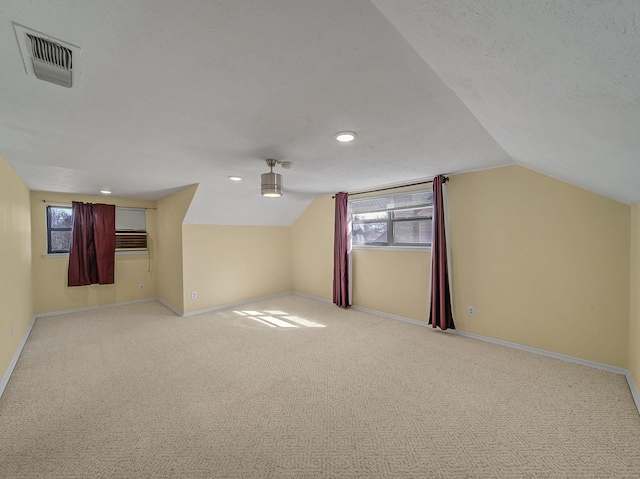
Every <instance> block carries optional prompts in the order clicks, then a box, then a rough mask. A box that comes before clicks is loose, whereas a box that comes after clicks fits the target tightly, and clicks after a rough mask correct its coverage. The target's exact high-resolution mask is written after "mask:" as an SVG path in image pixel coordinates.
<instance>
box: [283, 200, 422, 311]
mask: <svg viewBox="0 0 640 479" xmlns="http://www.w3.org/2000/svg"><path fill="white" fill-rule="evenodd" d="M333 230H334V200H333V199H332V198H331V197H330V196H326V197H323V198H318V199H316V200H315V201H313V203H311V205H309V207H308V208H307V209H306V210H305V211H304V212H303V214H302V215H300V217H299V218H298V219H297V220H296V222H295V223H294V225H293V226H292V228H291V243H292V250H291V258H292V284H293V290H294V291H297V292H300V293H304V294H309V295H311V296H315V297H319V298H323V299H328V300H332V298H333ZM430 260H431V258H430V253H428V252H417V251H379V250H366V251H365V250H354V251H353V299H352V303H353V305H354V306H360V307H362V308H367V309H372V310H375V311H381V312H384V313H388V314H393V315H396V316H402V317H405V318H411V319H416V320H419V321H428V319H429V318H428V302H429V263H430Z"/></svg>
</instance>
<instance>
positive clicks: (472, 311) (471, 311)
mask: <svg viewBox="0 0 640 479" xmlns="http://www.w3.org/2000/svg"><path fill="white" fill-rule="evenodd" d="M467 314H468V315H469V316H475V315H476V308H474V307H473V306H467Z"/></svg>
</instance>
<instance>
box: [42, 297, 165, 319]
mask: <svg viewBox="0 0 640 479" xmlns="http://www.w3.org/2000/svg"><path fill="white" fill-rule="evenodd" d="M149 301H161V300H160V299H159V298H144V299H134V300H132V301H124V302H122V303H110V304H98V305H96V306H87V307H84V308H75V309H65V310H63V311H51V312H49V313H39V314H36V315H35V317H36V318H46V317H49V316H58V315H60V314H68V313H79V312H81V311H92V310H94V309H102V308H112V307H114V306H124V305H125V304H135V303H146V302H149Z"/></svg>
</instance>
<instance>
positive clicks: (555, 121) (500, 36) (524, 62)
mask: <svg viewBox="0 0 640 479" xmlns="http://www.w3.org/2000/svg"><path fill="white" fill-rule="evenodd" d="M373 1H374V3H375V4H376V5H377V6H378V8H380V10H381V11H382V12H383V13H384V14H385V16H386V17H387V18H388V19H389V20H390V21H391V23H392V24H393V25H394V26H395V27H396V28H397V29H398V31H400V32H401V33H402V34H403V35H404V37H405V38H406V39H407V41H408V42H409V43H410V44H411V45H412V46H413V47H414V48H415V50H416V51H417V52H418V53H419V54H420V56H421V57H422V58H423V60H424V61H425V62H426V63H427V64H428V65H429V66H430V67H431V68H432V69H433V70H434V71H435V73H436V74H437V75H438V76H439V77H440V78H441V79H442V80H443V81H444V82H445V83H446V84H447V85H448V86H449V87H450V88H451V89H452V90H453V91H454V92H455V93H456V94H457V95H458V96H459V97H460V99H461V100H462V101H463V102H464V103H465V105H466V106H467V107H468V108H469V109H470V110H471V112H472V113H473V114H474V115H475V117H476V118H477V119H478V120H479V121H480V123H481V124H482V125H483V126H484V127H485V128H486V129H487V131H488V132H489V133H490V134H491V136H492V137H493V138H494V139H495V140H496V141H497V142H498V143H499V144H500V146H502V148H504V149H505V151H506V152H507V153H508V154H509V156H511V158H512V159H513V160H514V161H515V162H516V163H518V164H521V165H524V166H527V167H529V168H532V169H535V170H538V171H541V172H543V173H547V174H549V175H551V176H554V177H556V178H560V179H563V180H565V181H568V182H571V183H573V184H576V185H578V186H582V187H584V188H587V189H590V190H592V191H595V192H598V193H600V194H603V195H605V196H609V197H611V198H614V199H617V200H619V201H622V202H625V203H629V204H634V203H638V202H640V186H639V185H640V1H638V0H616V1H604V0H603V1H587V0H582V1H576V0H535V1H531V0H473V1H459V0H458V1H451V0H403V1H402V2H397V1H394V0H373Z"/></svg>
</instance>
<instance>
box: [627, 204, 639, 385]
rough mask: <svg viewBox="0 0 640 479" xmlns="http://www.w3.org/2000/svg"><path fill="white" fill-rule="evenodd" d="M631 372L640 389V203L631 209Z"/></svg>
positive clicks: (629, 367)
mask: <svg viewBox="0 0 640 479" xmlns="http://www.w3.org/2000/svg"><path fill="white" fill-rule="evenodd" d="M630 267H631V278H630V281H631V285H630V290H631V294H630V299H631V301H630V303H629V366H628V369H629V372H630V373H631V376H633V381H634V382H635V383H636V387H640V203H639V204H637V205H634V206H632V207H631V261H630Z"/></svg>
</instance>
